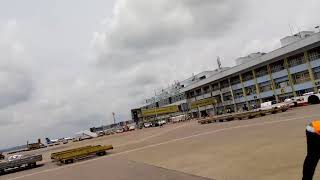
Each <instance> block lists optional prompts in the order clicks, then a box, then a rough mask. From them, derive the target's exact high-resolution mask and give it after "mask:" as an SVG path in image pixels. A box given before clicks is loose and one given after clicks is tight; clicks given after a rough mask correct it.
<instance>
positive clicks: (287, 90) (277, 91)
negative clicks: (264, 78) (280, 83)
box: [276, 86, 292, 94]
mask: <svg viewBox="0 0 320 180" xmlns="http://www.w3.org/2000/svg"><path fill="white" fill-rule="evenodd" d="M281 91H282V92H281ZM289 92H292V88H291V86H287V87H284V88H283V89H281V88H279V89H276V94H283V93H289Z"/></svg>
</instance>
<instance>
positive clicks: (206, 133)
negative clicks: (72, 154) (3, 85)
mask: <svg viewBox="0 0 320 180" xmlns="http://www.w3.org/2000/svg"><path fill="white" fill-rule="evenodd" d="M315 117H319V115H317V116H316V115H312V116H303V117H298V118H290V119H284V120H278V121H269V122H262V123H254V124H247V125H240V126H234V127H227V128H222V129H216V130H212V131H208V132H204V133H199V134H194V135H191V136H186V137H183V138H177V139H172V140H169V141H165V142H161V143H157V144H151V145H147V146H144V147H140V148H136V149H131V150H127V151H123V152H119V153H115V154H110V155H108V156H105V157H101V158H97V159H90V160H86V161H82V162H77V163H75V164H71V165H67V166H61V167H57V168H52V169H47V170H43V171H39V172H35V173H30V174H26V175H22V176H18V177H14V178H9V179H7V180H16V179H21V178H25V177H30V176H34V175H38V174H43V173H46V172H51V171H57V170H59V169H63V168H68V167H72V166H78V165H81V164H85V163H89V162H93V161H97V160H101V159H102V158H109V157H114V156H119V155H122V154H128V153H131V152H135V151H140V150H144V149H149V148H153V147H156V146H161V145H164V144H169V143H172V142H176V141H182V140H186V139H191V138H195V137H199V136H204V135H208V134H214V133H218V132H221V131H228V130H232V129H240V128H247V127H254V126H263V125H268V124H276V123H281V122H288V121H294V120H299V119H307V118H309V119H310V118H315Z"/></svg>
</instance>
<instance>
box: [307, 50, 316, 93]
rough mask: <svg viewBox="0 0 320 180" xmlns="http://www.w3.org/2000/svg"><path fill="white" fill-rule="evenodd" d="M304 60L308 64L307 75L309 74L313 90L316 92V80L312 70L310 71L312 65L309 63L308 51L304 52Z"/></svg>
mask: <svg viewBox="0 0 320 180" xmlns="http://www.w3.org/2000/svg"><path fill="white" fill-rule="evenodd" d="M304 60H305V62H306V63H307V65H308V71H309V75H310V78H311V81H312V84H313V91H314V92H315V93H316V92H318V88H317V86H316V81H315V78H314V74H313V71H312V67H311V64H310V61H309V56H308V51H305V52H304Z"/></svg>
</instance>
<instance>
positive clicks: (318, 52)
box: [188, 47, 320, 97]
mask: <svg viewBox="0 0 320 180" xmlns="http://www.w3.org/2000/svg"><path fill="white" fill-rule="evenodd" d="M307 53H308V58H309V60H310V61H313V60H316V59H320V47H317V48H315V49H312V50H310V51H308V52H307ZM303 63H306V60H305V57H304V53H300V54H297V55H294V56H291V57H288V67H294V66H298V65H300V64H303ZM284 69H285V64H284V60H280V61H277V62H275V63H272V64H270V70H271V72H272V73H275V72H278V71H281V70H284ZM267 74H268V68H267V66H263V67H260V68H258V69H256V70H255V75H256V77H262V76H265V75H267ZM241 77H242V80H243V81H249V80H251V79H253V78H254V76H253V73H252V71H249V72H246V73H243V74H242V75H241ZM292 77H293V81H294V84H299V83H303V82H305V81H310V76H309V74H308V73H307V72H304V74H301V73H297V74H294V75H292ZM314 77H315V79H319V78H320V70H319V71H314ZM239 83H240V77H239V76H235V77H232V78H230V84H231V85H236V84H239ZM288 85H289V80H288V79H282V81H281V82H276V88H282V87H286V86H288ZM227 87H229V81H228V80H227V79H226V80H223V81H221V82H220V85H219V83H214V84H211V85H208V86H206V87H204V88H203V91H202V90H201V89H197V90H195V91H194V92H191V93H190V94H188V97H194V96H198V95H202V94H204V93H208V92H210V91H218V90H221V89H224V88H227ZM270 88H271V85H267V86H263V87H261V88H260V91H261V92H264V91H268V90H270ZM247 89H248V88H247ZM249 91H251V90H249ZM249 94H252V93H251V92H249Z"/></svg>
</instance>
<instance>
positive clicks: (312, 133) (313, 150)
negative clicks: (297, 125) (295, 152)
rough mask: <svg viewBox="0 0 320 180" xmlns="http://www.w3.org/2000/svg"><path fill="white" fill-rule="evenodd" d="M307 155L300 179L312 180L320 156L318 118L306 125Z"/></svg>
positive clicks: (319, 121) (319, 126) (319, 124)
mask: <svg viewBox="0 0 320 180" xmlns="http://www.w3.org/2000/svg"><path fill="white" fill-rule="evenodd" d="M306 136H307V156H306V159H305V160H304V164H303V177H302V180H312V178H313V175H314V171H315V169H316V167H317V164H318V161H319V158H320V120H318V121H313V122H312V123H310V124H309V125H308V126H307V129H306Z"/></svg>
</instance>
